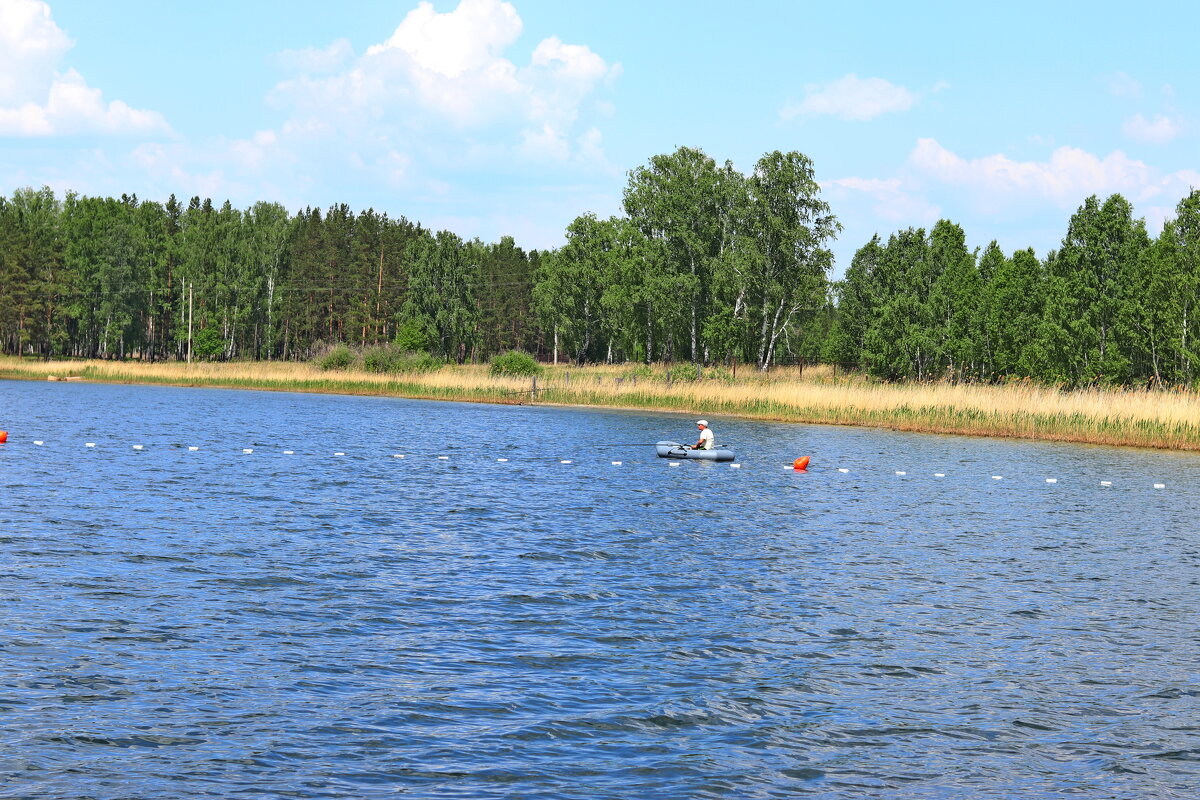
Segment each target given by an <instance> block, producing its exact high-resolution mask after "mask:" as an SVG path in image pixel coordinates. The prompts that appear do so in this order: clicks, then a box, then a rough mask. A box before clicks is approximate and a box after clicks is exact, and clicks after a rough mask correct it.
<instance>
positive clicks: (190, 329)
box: [187, 281, 196, 364]
mask: <svg viewBox="0 0 1200 800" xmlns="http://www.w3.org/2000/svg"><path fill="white" fill-rule="evenodd" d="M195 286H196V285H195V284H194V283H192V282H190V281H189V282H188V360H187V363H189V364H191V363H192V289H194V288H195Z"/></svg>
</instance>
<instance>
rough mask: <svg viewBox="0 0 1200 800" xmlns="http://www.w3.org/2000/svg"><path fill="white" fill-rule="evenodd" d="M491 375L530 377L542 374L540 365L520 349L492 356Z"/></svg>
mask: <svg viewBox="0 0 1200 800" xmlns="http://www.w3.org/2000/svg"><path fill="white" fill-rule="evenodd" d="M491 372H492V374H493V375H514V376H523V377H530V376H533V375H541V374H542V365H541V364H539V363H537V361H536V360H535V359H534V357H533V356H531V355H529V353H526V352H524V351H522V350H510V351H508V352H507V353H502V354H500V355H498V356H495V357H493V358H492V367H491Z"/></svg>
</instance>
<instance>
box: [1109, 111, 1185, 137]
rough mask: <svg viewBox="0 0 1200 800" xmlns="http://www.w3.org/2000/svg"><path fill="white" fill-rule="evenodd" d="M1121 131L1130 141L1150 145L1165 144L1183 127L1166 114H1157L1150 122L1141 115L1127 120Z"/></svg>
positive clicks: (1135, 115)
mask: <svg viewBox="0 0 1200 800" xmlns="http://www.w3.org/2000/svg"><path fill="white" fill-rule="evenodd" d="M1121 130H1122V131H1123V132H1124V134H1125V135H1126V136H1128V137H1129V138H1130V139H1133V140H1135V141H1138V142H1148V143H1150V144H1165V143H1166V142H1169V141H1171V140H1172V139H1174V138H1175V137H1176V136H1178V135H1179V134H1180V132H1181V131H1182V126H1181V125H1180V124H1179V123H1177V122H1175V121H1173V120H1172V119H1171V118H1170V117H1167V116H1166V115H1164V114H1156V115H1155V116H1154V119H1153V120H1148V119H1146V118H1145V117H1143V116H1142V115H1141V114H1140V113H1138V114H1134V115H1133V116H1132V117H1129V118H1128V119H1126V120H1125V122H1124V124H1122V125H1121Z"/></svg>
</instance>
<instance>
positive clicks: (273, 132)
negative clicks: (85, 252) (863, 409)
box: [0, 0, 1200, 274]
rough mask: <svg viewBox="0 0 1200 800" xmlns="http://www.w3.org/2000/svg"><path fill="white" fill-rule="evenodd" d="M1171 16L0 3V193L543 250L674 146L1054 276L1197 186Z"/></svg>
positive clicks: (526, 5) (629, 5) (922, 8)
mask: <svg viewBox="0 0 1200 800" xmlns="http://www.w3.org/2000/svg"><path fill="white" fill-rule="evenodd" d="M1196 30H1200V4H1196V3H1190V2H1189V3H1183V2H1180V3H1162V4H1157V5H1147V6H1143V7H1139V8H1136V9H1135V8H1131V7H1129V6H1128V5H1127V4H1117V3H1089V4H1083V3H1065V2H1064V3H1046V2H1039V3H1022V2H1011V3H1007V4H1004V5H1003V7H1000V6H999V5H998V4H987V5H986V6H985V5H984V4H963V3H960V2H955V3H951V2H944V3H943V2H936V3H935V2H927V3H920V2H914V3H908V4H897V3H854V2H847V3H840V4H835V3H828V2H822V3H807V2H774V3H768V2H743V3H739V4H732V3H716V2H695V1H694V0H693V1H692V2H655V3H649V4H647V3H644V2H625V0H606V2H603V3H565V2H561V0H558V1H557V2H550V0H511V2H507V3H505V2H500V0H461V2H458V0H453V1H451V2H441V1H440V0H439V2H434V3H415V2H411V0H403V1H395V2H364V1H363V0H345V1H344V2H341V3H337V4H334V3H329V2H315V0H290V1H289V2H274V1H273V0H258V1H257V2H253V3H245V2H232V1H231V0H210V1H209V2H206V3H202V4H201V3H163V2H161V1H160V0H154V1H152V0H110V2H105V3H96V2H94V0H48V1H47V2H43V1H42V0H0V189H3V190H5V191H11V190H12V189H14V188H17V187H19V186H26V185H33V186H38V185H42V184H48V185H50V186H52V187H54V188H55V189H57V190H59V191H65V190H67V189H73V190H76V191H79V192H83V193H87V194H120V193H122V192H136V193H137V194H139V195H140V196H142V197H151V198H155V199H165V198H166V196H167V195H168V194H170V193H171V192H174V193H175V194H176V195H178V196H180V197H182V198H186V197H190V196H191V195H195V194H198V195H201V196H211V197H213V199H214V200H218V201H220V200H223V199H225V198H229V199H231V200H232V201H233V202H234V203H235V204H236V205H239V206H246V205H249V204H250V203H252V202H254V201H256V200H260V199H265V200H277V201H279V202H282V203H284V204H285V205H287V206H289V207H290V208H292V209H293V210H295V209H298V208H301V207H303V206H305V205H316V206H322V207H324V206H328V205H330V204H332V203H335V202H345V203H348V204H350V205H351V206H353V207H355V208H366V207H374V208H376V209H377V210H382V211H387V212H388V213H389V214H391V215H392V216H401V215H403V216H407V217H408V218H410V219H415V220H419V221H421V222H423V223H425V224H427V225H430V226H434V227H446V228H450V229H452V230H454V231H456V232H458V233H460V234H462V235H465V236H480V237H482V238H484V239H489V240H491V239H496V238H498V237H499V236H501V235H504V234H512V235H514V236H516V238H517V240H518V242H519V243H520V244H522V245H524V246H526V247H550V246H555V245H557V244H559V243H560V242H561V240H562V231H563V228H564V227H565V226H566V224H567V223H568V222H569V221H570V220H571V219H572V218H573V217H575V216H576V215H578V214H582V213H585V212H589V211H590V212H595V213H598V214H600V215H607V214H612V213H616V212H617V211H618V210H619V208H620V198H621V190H622V187H623V186H624V183H625V172H626V170H628V169H630V168H632V167H635V166H637V165H639V164H642V163H644V162H645V161H646V159H647V158H649V157H650V156H651V155H653V154H655V153H660V152H668V151H670V150H673V149H674V148H675V147H677V146H680V145H688V146H693V147H699V148H702V149H703V150H705V151H706V152H707V153H708V154H709V155H711V156H712V157H714V158H715V159H717V160H718V161H724V160H726V159H728V160H731V161H732V162H733V163H734V164H735V166H737V167H738V168H739V169H741V170H743V171H749V170H750V169H751V168H752V166H753V164H754V161H755V160H756V159H757V158H758V157H759V156H760V155H761V154H762V153H764V152H766V151H769V150H774V149H780V150H793V149H794V150H800V151H801V152H804V153H806V154H807V155H809V156H810V157H811V158H812V159H813V160H814V162H815V164H816V168H817V175H818V178H819V179H820V180H821V182H822V185H823V186H824V192H825V196H826V199H827V200H828V201H829V202H830V203H831V205H832V206H833V209H834V212H835V213H836V214H837V215H838V217H839V219H840V220H841V221H842V223H843V225H844V226H845V230H844V232H843V234H842V236H841V237H840V239H839V242H838V243H837V245H836V248H835V251H836V254H837V256H838V267H837V272H838V273H839V274H840V273H841V272H843V271H844V269H845V267H846V265H847V264H848V262H849V258H850V256H851V255H852V254H853V252H854V250H855V249H857V248H858V247H859V246H861V245H862V244H863V243H864V242H865V241H866V240H867V239H868V238H869V237H870V236H871V234H872V233H875V232H879V233H881V234H883V235H885V236H886V235H887V234H888V233H889V232H891V231H893V230H896V229H899V228H904V227H907V226H910V225H912V226H925V227H928V226H929V225H931V224H932V223H933V222H935V221H936V220H937V219H939V218H942V217H944V218H948V219H952V220H954V221H956V222H958V223H960V224H962V225H963V227H964V228H965V229H966V231H967V235H968V241H969V242H970V244H972V245H973V246H983V245H986V244H987V242H988V241H990V240H991V239H993V238H995V239H998V240H999V241H1000V243H1001V244H1002V245H1003V246H1004V247H1005V248H1006V249H1007V250H1012V249H1014V248H1018V247H1027V246H1032V247H1034V248H1035V249H1036V250H1037V251H1038V252H1039V254H1040V253H1044V252H1045V251H1046V250H1048V249H1050V248H1053V247H1056V246H1057V245H1058V243H1059V241H1060V239H1061V237H1062V235H1063V233H1064V232H1065V229H1066V222H1067V219H1068V217H1069V216H1070V214H1071V212H1072V211H1073V210H1074V209H1075V208H1076V207H1078V205H1079V204H1080V203H1081V202H1082V200H1083V199H1084V198H1085V197H1086V196H1087V195H1089V194H1093V193H1096V194H1101V195H1107V194H1109V193H1112V192H1117V191H1119V192H1122V193H1123V194H1125V195H1126V196H1127V197H1129V198H1130V199H1131V200H1132V201H1133V202H1134V203H1135V207H1136V209H1137V212H1138V213H1139V214H1140V215H1142V216H1145V217H1146V219H1147V222H1148V224H1149V225H1150V227H1151V229H1152V230H1154V231H1157V230H1158V228H1159V226H1160V225H1161V223H1162V220H1163V219H1164V218H1166V217H1167V216H1169V215H1170V214H1171V213H1172V209H1173V207H1174V205H1175V204H1176V203H1177V202H1178V201H1179V199H1180V198H1181V197H1182V196H1183V195H1184V194H1185V193H1186V192H1187V191H1188V189H1189V187H1191V186H1197V187H1200V80H1197V79H1198V78H1200V55H1198V52H1200V49H1198V48H1197V47H1196V44H1195V31H1196Z"/></svg>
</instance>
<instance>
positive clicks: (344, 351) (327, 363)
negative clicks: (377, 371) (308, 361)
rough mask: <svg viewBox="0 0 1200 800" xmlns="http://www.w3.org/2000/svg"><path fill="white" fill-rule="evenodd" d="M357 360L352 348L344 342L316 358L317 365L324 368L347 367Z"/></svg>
mask: <svg viewBox="0 0 1200 800" xmlns="http://www.w3.org/2000/svg"><path fill="white" fill-rule="evenodd" d="M357 360H358V359H357V358H356V357H355V355H354V351H353V350H351V349H350V348H349V347H346V345H344V344H339V345H337V346H336V347H333V348H332V349H330V351H329V352H328V353H326V354H325V355H324V356H322V357H321V358H319V359H317V366H318V367H320V368H321V369H324V370H330V369H349V368H350V367H352V366H354V363H355V362H356V361H357Z"/></svg>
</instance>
